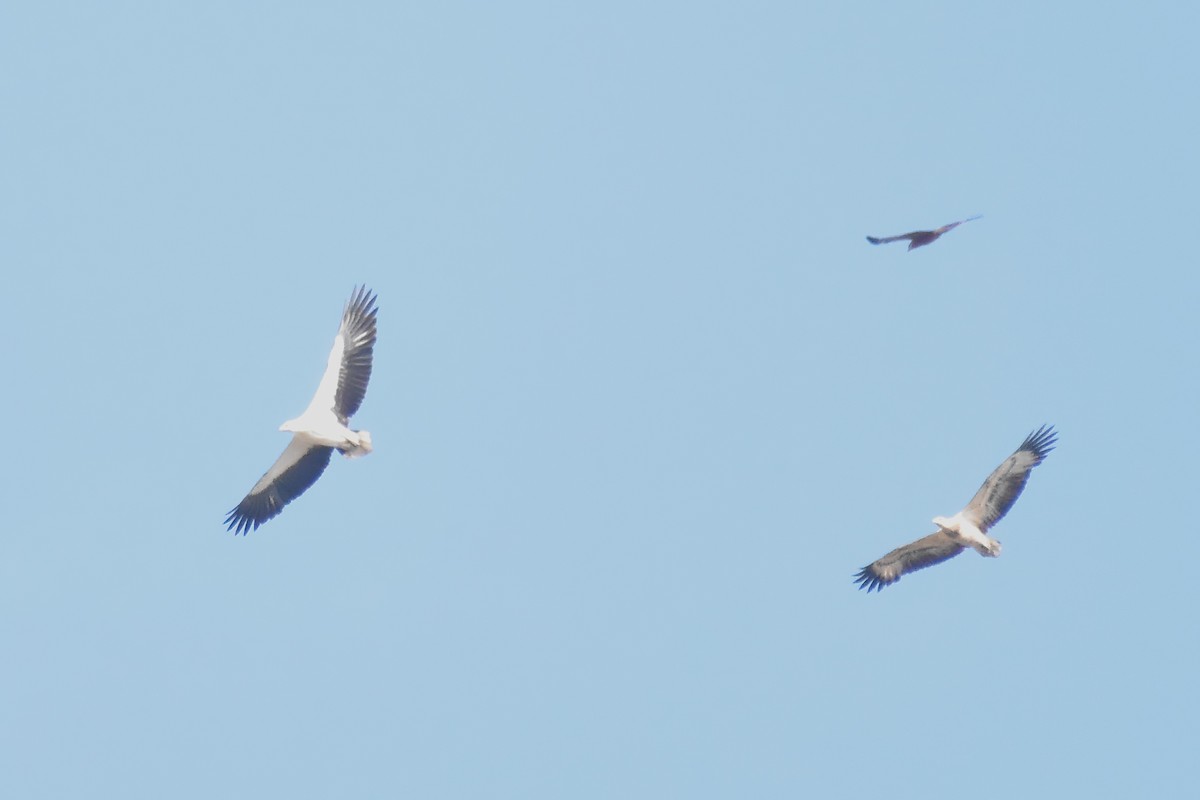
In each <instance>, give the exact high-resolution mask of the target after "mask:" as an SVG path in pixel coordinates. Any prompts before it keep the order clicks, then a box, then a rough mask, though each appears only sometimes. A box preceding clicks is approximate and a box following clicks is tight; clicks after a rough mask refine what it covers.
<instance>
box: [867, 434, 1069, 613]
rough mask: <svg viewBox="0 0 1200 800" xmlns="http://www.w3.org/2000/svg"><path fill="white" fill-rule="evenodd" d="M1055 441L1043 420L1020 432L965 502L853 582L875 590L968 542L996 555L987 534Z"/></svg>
mask: <svg viewBox="0 0 1200 800" xmlns="http://www.w3.org/2000/svg"><path fill="white" fill-rule="evenodd" d="M1057 441H1058V434H1057V433H1055V431H1054V427H1053V426H1052V425H1043V426H1042V427H1040V428H1038V429H1037V430H1036V431H1034V432H1033V433H1031V434H1029V435H1028V436H1026V437H1025V441H1023V442H1021V446H1020V447H1018V448H1017V451H1016V452H1015V453H1013V454H1012V455H1011V456H1009V457H1008V458H1006V459H1005V460H1004V463H1003V464H1001V465H1000V466H998V467H996V470H995V472H993V473H992V474H991V475H989V476H988V479H987V480H986V481H984V482H983V486H980V487H979V491H978V492H976V493H975V496H974V497H973V498H971V502H969V503H967V507H966V508H964V509H963V510H962V511H959V512H958V513H957V514H955V515H954V516H953V517H934V518H933V524H934V525H937V526H938V530H937V532H936V533H931V534H929V535H928V536H926V537H924V538H922V539H917V540H916V541H915V542H913V543H911V544H906V545H904V546H903V547H897V548H896V549H895V550H893V551H892V552H890V553H888V554H887V555H886V556H884V557H883V558H881V559H879V560H878V561H876V562H875V563H873V564H870V565H868V566H866V567H863V568H862V570H860V571H859V573H858V574H857V575H855V576H854V581H855V583H857V584H858V588H860V589H866V590H867V591H868V592H872V591H879V590H880V589H882V588H883V587H884V586H889V585H891V584H893V583H895V582H896V581H898V580H900V576H902V575H907V574H908V573H910V572H916V571H917V570H919V569H925V568H926V567H932V566H933V565H934V564H940V563H942V562H943V561H946V560H947V559H950V558H954V557H955V556H956V555H958V554H959V553H961V552H962V551H963V550H965V549H967V548H968V547H971V548H974V549H975V550H976V551H978V552H979V554H980V555H982V556H988V557H991V558H995V557H996V556H998V555H1000V542H998V541H996V540H995V539H993V538H991V537H990V536H988V535H987V532H988V530H989V529H991V528H992V526H993V525H995V524H996V523H997V522H999V521H1000V520H1002V519H1004V515H1005V514H1007V513H1008V510H1009V509H1010V508H1012V507H1013V503H1015V502H1017V498H1018V497H1020V496H1021V491H1022V490H1023V489H1024V488H1025V483H1026V482H1027V481H1028V480H1029V473H1030V472H1031V471H1032V470H1033V468H1034V467H1036V466H1037V465H1038V464H1040V463H1042V461H1043V460H1044V459H1045V458H1046V456H1047V455H1048V454H1049V453H1050V451H1051V450H1053V449H1054V445H1055V443H1056V442H1057Z"/></svg>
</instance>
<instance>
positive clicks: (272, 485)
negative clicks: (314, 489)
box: [225, 286, 378, 534]
mask: <svg viewBox="0 0 1200 800" xmlns="http://www.w3.org/2000/svg"><path fill="white" fill-rule="evenodd" d="M375 299H376V298H375V295H373V294H372V293H371V292H370V291H369V290H368V289H367V287H365V286H363V287H361V288H360V287H355V290H354V292H353V293H352V294H351V295H350V300H349V302H347V303H346V307H345V309H344V310H343V311H342V324H341V327H340V328H338V332H337V336H336V337H335V338H334V340H333V349H332V350H330V351H329V361H328V362H327V363H326V365H325V374H324V375H323V376H322V377H321V384H320V385H319V386H317V393H316V394H315V395H313V399H312V402H311V403H309V404H308V408H306V409H305V410H304V413H303V414H301V415H300V416H298V417H296V418H295V419H289V420H288V421H287V422H285V423H283V424H282V425H280V426H279V430H281V431H289V432H291V434H292V441H291V443H290V444H289V445H288V446H287V449H286V450H284V451H283V455H281V456H279V458H278V460H276V461H275V464H274V465H273V466H272V467H271V468H270V469H269V470H267V472H266V474H265V475H263V476H262V477H261V478H259V480H258V483H256V484H254V488H253V489H251V490H250V494H248V495H246V497H245V498H244V499H243V500H242V502H240V503H238V504H237V508H235V509H233V510H232V511H230V512H229V515H228V516H227V517H226V518H225V525H226V526H227V527H228V529H229V530H231V531H233V532H234V533H242V534H245V533H247V532H249V531H251V530H257V528H258V526H259V525H262V524H263V523H264V522H266V521H267V520H269V519H271V518H272V517H274V516H276V515H277V514H279V512H281V511H283V507H284V506H286V505H287V504H288V503H290V502H292V501H293V500H295V499H296V498H297V497H299V496H300V495H302V494H303V493H304V492H305V491H306V490H307V489H308V487H310V486H312V485H313V484H314V483H316V482H317V478H319V477H321V473H323V472H324V471H325V467H327V466H329V459H330V458H331V457H332V455H333V451H334V450H337V451H338V452H340V453H341V454H342V455H344V456H346V457H348V458H355V457H357V456H365V455H366V454H367V453H370V452H371V434H369V433H367V432H366V431H352V430H350V428H348V427H347V425H348V423H349V422H350V417H352V416H353V415H354V412H355V411H358V407H359V406H360V405H362V401H363V396H364V395H366V393H367V381H369V380H370V379H371V357H372V356H373V355H374V351H375V315H376V313H377V312H378V309H377V308H375Z"/></svg>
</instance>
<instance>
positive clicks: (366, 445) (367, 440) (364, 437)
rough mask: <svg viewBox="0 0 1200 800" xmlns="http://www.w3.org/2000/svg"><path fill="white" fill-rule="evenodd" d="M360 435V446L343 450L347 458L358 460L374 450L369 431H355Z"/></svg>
mask: <svg viewBox="0 0 1200 800" xmlns="http://www.w3.org/2000/svg"><path fill="white" fill-rule="evenodd" d="M355 433H357V434H358V444H357V445H355V446H354V447H347V448H345V449H344V450H342V455H344V456H345V457H346V458H358V457H359V456H365V455H366V454H367V453H370V452H371V451H372V450H373V449H374V448H373V447H371V434H370V433H368V432H367V431H355Z"/></svg>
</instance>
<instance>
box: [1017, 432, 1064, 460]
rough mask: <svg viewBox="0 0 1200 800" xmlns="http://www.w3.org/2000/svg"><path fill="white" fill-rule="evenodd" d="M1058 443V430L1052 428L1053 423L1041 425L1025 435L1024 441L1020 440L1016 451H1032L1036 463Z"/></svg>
mask: <svg viewBox="0 0 1200 800" xmlns="http://www.w3.org/2000/svg"><path fill="white" fill-rule="evenodd" d="M1056 444H1058V431H1056V430H1054V426H1053V425H1043V426H1042V427H1040V428H1038V429H1037V430H1036V431H1034V432H1033V433H1031V434H1029V435H1028V436H1026V437H1025V441H1023V442H1021V446H1020V447H1018V448H1017V451H1018V452H1020V451H1022V450H1025V451H1028V452H1030V453H1033V455H1034V457H1035V458H1037V461H1036V462H1035V463H1036V464H1040V463H1042V460H1043V459H1045V458H1046V456H1048V455H1050V451H1051V450H1053V449H1054V446H1055V445H1056Z"/></svg>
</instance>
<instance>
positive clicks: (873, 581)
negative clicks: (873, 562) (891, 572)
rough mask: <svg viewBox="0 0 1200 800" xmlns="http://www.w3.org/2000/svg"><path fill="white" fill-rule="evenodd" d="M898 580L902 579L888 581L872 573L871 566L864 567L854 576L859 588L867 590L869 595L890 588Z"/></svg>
mask: <svg viewBox="0 0 1200 800" xmlns="http://www.w3.org/2000/svg"><path fill="white" fill-rule="evenodd" d="M898 580H900V579H899V578H893V579H891V580H887V579H885V578H882V577H880V576H879V575H877V574H876V573H875V572H874V571H872V570H871V568H870V567H869V566H866V567H863V568H862V569H860V570H859V571H858V572H857V573H856V574H855V576H854V582H855V583H857V584H858V588H859V589H866V590H867V594H870V593H871V592H878V591H879V590H881V589H882V588H883V587H885V586H890V585H892V584H893V583H895V582H896V581H898Z"/></svg>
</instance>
